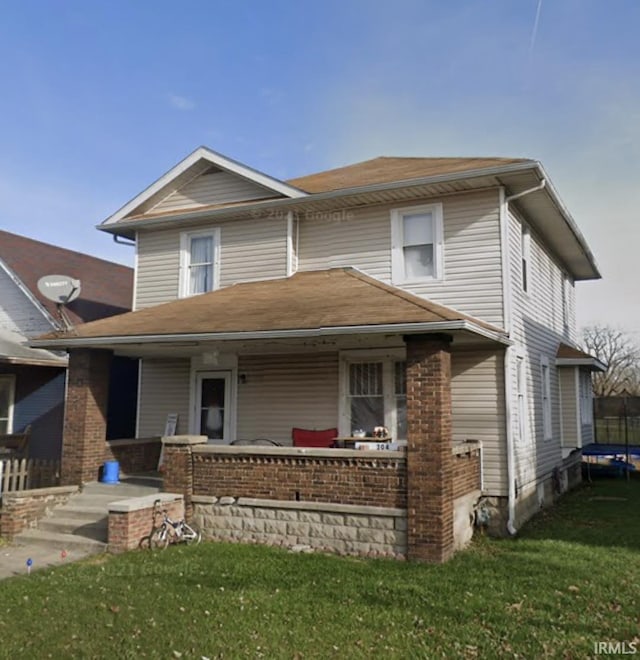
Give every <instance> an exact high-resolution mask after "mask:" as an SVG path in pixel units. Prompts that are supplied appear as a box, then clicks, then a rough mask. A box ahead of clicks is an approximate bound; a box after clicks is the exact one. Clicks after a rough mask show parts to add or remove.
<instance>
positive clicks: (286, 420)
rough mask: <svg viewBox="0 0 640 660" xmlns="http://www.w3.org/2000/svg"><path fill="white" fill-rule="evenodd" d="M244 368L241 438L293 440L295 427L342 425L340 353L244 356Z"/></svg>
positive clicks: (240, 360) (241, 371)
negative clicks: (340, 423) (340, 417)
mask: <svg viewBox="0 0 640 660" xmlns="http://www.w3.org/2000/svg"><path fill="white" fill-rule="evenodd" d="M238 373H239V374H240V383H239V384H238V424H237V437H238V439H241V440H252V439H255V438H269V439H270V440H275V441H277V442H280V443H281V444H284V445H290V444H291V429H292V428H293V427H294V426H295V427H298V428H304V429H312V430H313V429H315V430H322V429H328V428H335V427H337V426H338V354H337V353H317V354H305V355H267V356H244V357H243V356H240V357H239V358H238ZM243 381H244V382H243Z"/></svg>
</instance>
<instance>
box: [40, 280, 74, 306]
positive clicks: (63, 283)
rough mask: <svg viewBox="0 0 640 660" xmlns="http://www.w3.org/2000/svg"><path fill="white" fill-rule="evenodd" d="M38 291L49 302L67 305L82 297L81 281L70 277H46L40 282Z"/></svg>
mask: <svg viewBox="0 0 640 660" xmlns="http://www.w3.org/2000/svg"><path fill="white" fill-rule="evenodd" d="M38 291H40V293H41V294H42V295H43V296H44V297H45V298H47V299H48V300H52V301H53V302H54V303H58V304H59V305H66V304H67V303H70V302H72V301H73V300H75V299H76V298H77V297H78V296H79V295H80V280H76V279H74V278H73V277H69V276H68V275H45V276H44V277H41V278H40V279H39V280H38Z"/></svg>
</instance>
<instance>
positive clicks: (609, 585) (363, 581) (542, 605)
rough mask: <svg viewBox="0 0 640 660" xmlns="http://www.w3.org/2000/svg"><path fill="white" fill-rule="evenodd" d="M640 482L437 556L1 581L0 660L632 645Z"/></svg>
mask: <svg viewBox="0 0 640 660" xmlns="http://www.w3.org/2000/svg"><path fill="white" fill-rule="evenodd" d="M639 510H640V481H637V480H634V481H632V482H631V483H630V484H627V483H626V482H625V481H623V480H620V481H615V482H614V481H606V482H596V483H594V484H593V485H587V486H584V487H583V488H581V489H580V490H579V491H577V492H574V493H572V494H571V495H569V496H567V497H566V498H564V499H563V501H562V502H561V503H559V504H558V505H557V506H556V507H555V508H554V509H552V510H549V511H547V512H545V513H543V514H541V515H540V516H539V517H538V518H537V519H536V520H535V521H534V522H532V523H531V524H530V525H528V526H527V527H526V529H525V530H523V532H522V534H521V535H520V537H519V538H517V539H515V540H501V541H497V540H490V539H486V538H480V539H478V540H477V541H476V542H475V543H474V545H473V547H472V548H471V549H470V550H468V551H466V552H463V553H460V554H459V555H457V556H456V558H455V559H454V560H453V561H451V562H449V563H448V564H446V565H444V566H426V565H418V564H412V563H403V562H395V561H390V560H358V559H344V558H338V557H332V556H324V555H315V554H314V555H294V554H290V553H288V552H286V551H282V550H277V549H272V548H266V547H256V546H233V545H226V544H209V543H203V544H202V545H200V546H199V547H195V548H186V547H176V548H170V549H169V550H167V551H165V552H157V553H151V552H149V551H145V552H142V551H140V552H133V553H130V554H128V555H126V556H119V557H106V556H101V557H95V558H93V559H91V560H88V561H85V562H84V563H77V564H73V565H69V566H65V567H62V568H56V569H54V570H49V571H43V572H35V573H33V574H32V575H30V576H24V577H18V578H12V579H9V580H6V581H4V582H2V583H1V585H0V657H2V658H5V657H6V658H30V659H32V658H38V659H39V658H45V657H53V658H73V657H77V658H113V659H120V658H140V657H149V658H178V657H182V658H202V657H205V658H242V657H252V658H253V657H265V658H332V657H335V658H367V657H376V658H439V657H446V658H457V657H461V658H475V657H479V658H499V657H505V658H506V657H509V658H542V657H553V658H556V657H557V658H584V657H588V656H593V655H594V643H596V642H599V641H619V642H627V643H631V642H633V641H634V640H635V641H636V642H639V643H638V648H639V653H640V639H639V635H640V619H639V616H640V590H639V589H638V585H639V584H640V516H639V515H638V511H639Z"/></svg>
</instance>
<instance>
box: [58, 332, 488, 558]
mask: <svg viewBox="0 0 640 660" xmlns="http://www.w3.org/2000/svg"><path fill="white" fill-rule="evenodd" d="M370 341H371V340H370V338H365V337H363V336H361V337H359V338H358V342H359V343H360V344H361V347H360V348H359V349H355V348H353V341H349V342H348V343H345V342H334V345H333V346H332V348H334V349H336V348H337V349H339V350H334V351H329V350H327V349H328V340H323V347H322V350H321V351H318V350H317V347H316V346H309V345H307V346H306V352H304V353H302V352H300V351H301V350H302V347H301V346H295V345H293V346H292V345H291V342H289V344H288V350H287V351H285V352H281V353H276V354H273V353H265V352H264V351H266V350H268V351H272V350H274V347H273V345H272V344H270V345H269V346H268V347H267V346H258V345H256V344H254V345H253V346H252V347H251V351H250V352H245V353H244V354H240V355H238V354H235V355H231V351H230V348H229V347H228V346H225V345H222V344H219V349H211V347H210V346H208V347H206V350H205V351H204V355H203V348H202V347H189V348H188V349H185V347H183V348H182V351H183V352H184V353H187V351H189V352H190V351H195V350H198V351H200V352H199V354H197V355H191V356H189V355H187V354H185V355H184V356H183V357H175V356H174V357H171V358H160V357H156V356H153V357H152V356H148V357H146V358H143V359H146V360H148V361H149V362H151V364H152V365H153V367H152V369H145V368H143V369H142V390H141V397H140V404H141V406H142V408H141V409H140V410H139V420H140V423H142V424H144V423H145V421H144V420H145V419H149V420H150V419H151V410H152V409H155V412H156V414H155V416H154V418H153V419H154V422H153V423H154V424H156V426H148V427H144V426H143V427H142V431H143V435H145V436H146V435H148V434H149V432H151V431H155V432H156V433H155V435H154V436H153V437H150V438H147V439H146V440H145V439H144V438H141V439H137V440H130V441H125V440H122V441H112V442H108V443H106V444H105V436H104V427H103V421H102V420H103V413H102V411H103V410H104V407H105V405H106V392H107V391H108V387H106V379H107V378H108V373H109V369H108V364H109V352H107V351H105V350H95V349H75V350H72V351H71V355H70V367H69V405H68V406H67V413H66V419H65V440H64V452H63V470H62V478H63V483H65V484H78V483H82V482H84V481H90V480H93V479H95V478H96V477H97V474H98V471H99V469H100V467H101V465H102V464H103V462H104V460H108V459H115V460H118V461H119V462H120V463H121V466H122V468H123V470H124V471H125V472H128V473H132V472H141V471H148V470H150V469H153V468H154V467H155V466H156V465H157V462H158V458H159V453H160V442H159V436H161V435H162V430H161V429H162V427H163V426H164V424H165V422H166V418H167V416H168V415H171V414H175V413H176V412H177V414H178V429H177V431H179V433H178V434H176V435H175V436H166V437H164V438H163V440H162V442H163V443H164V457H163V471H164V490H165V491H166V492H172V493H179V494H181V495H183V496H184V498H185V505H186V511H187V513H188V514H189V515H195V517H196V519H197V521H198V522H199V524H201V526H202V527H203V530H204V531H205V533H206V535H207V536H208V537H210V538H214V539H221V540H222V539H224V540H245V541H250V542H268V543H278V544H287V545H294V546H301V547H302V546H305V547H306V546H309V547H310V548H322V549H331V550H332V551H334V552H341V553H348V554H351V553H355V554H372V553H373V554H378V555H386V556H390V555H393V556H400V555H401V556H407V557H410V558H414V559H421V560H426V561H436V562H437V561H445V560H446V559H448V558H449V557H450V556H452V554H453V553H454V551H455V550H457V549H459V548H461V547H464V545H465V544H466V543H467V542H468V541H469V539H470V537H471V534H472V531H473V529H472V524H471V522H470V521H471V520H472V519H473V512H474V508H475V505H476V504H477V502H478V500H479V498H480V496H481V494H482V490H481V482H482V478H483V477H482V475H481V460H480V455H481V452H482V449H481V445H482V443H481V442H480V440H482V436H483V434H486V433H487V429H486V428H484V429H483V428H482V426H481V425H479V424H478V423H475V426H474V428H475V429H476V431H477V435H478V436H479V437H476V438H474V434H473V433H469V432H468V431H469V429H470V428H471V427H470V426H469V424H468V422H466V421H465V418H466V415H467V412H468V410H469V408H468V388H469V386H470V385H472V384H473V383H474V382H477V379H478V378H479V377H480V374H481V373H482V372H483V370H486V364H487V362H490V363H496V364H497V363H498V362H499V361H498V358H497V355H498V353H497V352H496V349H495V347H493V346H490V345H484V346H482V345H479V344H478V342H477V341H476V342H475V343H474V344H473V345H465V341H464V339H462V338H460V337H458V338H456V341H457V343H458V344H459V345H460V346H461V348H459V349H458V350H457V351H453V350H452V343H453V342H454V338H453V337H452V336H450V335H445V336H443V335H440V334H433V335H429V334H419V335H406V336H404V337H393V336H391V337H387V338H386V339H385V340H384V343H387V347H386V348H382V347H380V344H381V343H383V341H382V340H380V339H378V340H377V344H378V346H377V347H376V348H369V347H367V348H365V347H363V346H362V344H363V343H364V344H368V343H369V342H370ZM120 350H122V349H120ZM176 350H179V349H178V347H176ZM213 350H216V351H217V354H216V360H217V361H218V364H217V365H216V366H217V367H221V366H224V367H227V370H224V369H218V370H216V371H215V372H213V371H212V369H211V366H212V365H210V364H206V361H207V360H209V359H210V358H207V357H206V355H207V353H211V352H213ZM234 350H236V347H235V346H234ZM180 362H182V365H181V368H180V369H176V368H175V367H176V365H178V364H179V363H180ZM452 363H453V364H454V365H455V366H454V379H453V381H452V376H451V373H452ZM167 364H169V365H171V367H172V368H171V369H166V370H165V373H172V374H173V375H172V376H169V377H165V378H162V377H161V374H162V372H163V365H167ZM375 364H377V365H379V368H376V369H368V370H365V373H366V374H367V375H368V377H369V379H370V377H371V374H372V373H373V374H378V375H381V376H382V378H383V380H384V378H385V375H386V376H387V377H389V376H391V378H389V381H390V382H391V383H394V384H395V382H396V378H395V377H396V375H397V374H398V373H399V369H398V365H402V374H403V380H402V384H401V387H398V388H397V389H393V390H392V391H391V392H388V391H387V392H385V391H384V389H385V386H384V383H382V384H381V387H380V389H379V392H380V394H379V395H377V394H376V395H375V396H374V392H378V390H377V389H376V384H375V383H373V384H372V383H371V382H369V385H370V386H371V391H367V392H365V393H364V394H363V395H361V396H358V397H353V396H351V391H350V390H349V387H350V386H351V385H354V381H353V370H350V365H358V366H357V368H356V369H355V372H357V373H358V374H362V373H363V369H362V365H375ZM265 365H266V368H265ZM328 366H330V368H328ZM150 371H154V372H155V377H154V379H153V380H152V381H151V384H149V383H150V381H149V379H148V375H149V373H150ZM225 371H226V373H225ZM176 372H178V373H182V376H181V379H176V378H175V373H176ZM221 372H222V373H223V374H224V375H222V376H221V375H220V374H221ZM145 374H146V377H145ZM219 376H220V377H221V379H222V382H223V383H224V385H225V389H224V390H223V401H224V404H223V405H221V406H220V411H219V412H220V415H221V417H222V419H224V418H225V417H226V426H225V423H223V424H222V427H218V428H215V429H210V430H212V431H213V432H214V433H215V432H216V431H218V432H219V431H220V428H222V429H225V430H223V431H222V433H221V435H222V437H213V438H211V437H208V435H207V430H208V427H209V426H210V425H211V424H210V416H209V414H208V410H207V407H206V406H203V405H202V400H203V396H204V393H205V392H204V387H203V386H207V385H208V384H207V383H206V380H207V378H208V377H212V378H214V379H215V378H217V377H219ZM384 382H385V383H386V382H387V381H384ZM305 383H306V384H305ZM453 383H456V385H453ZM145 384H146V385H147V386H148V387H149V390H147V391H146V392H147V393H146V395H145ZM199 386H200V387H202V389H199ZM355 387H356V389H357V391H358V392H362V391H363V390H362V382H360V381H357V382H355ZM489 389H490V387H489ZM156 393H164V396H163V397H158V395H157V394H156ZM185 395H186V396H185ZM365 395H366V396H365ZM180 397H182V399H187V401H188V397H191V400H190V401H188V404H187V405H186V406H185V407H184V409H185V412H184V413H182V411H181V409H180V408H177V407H171V406H173V405H174V403H173V402H175V401H176V400H178V399H179V398H180ZM376 398H379V399H380V400H379V401H377V402H376V400H375V399H376ZM362 399H366V400H365V401H364V404H365V405H363V402H362ZM452 399H455V403H456V405H455V406H452ZM153 401H155V402H156V403H155V404H154V405H153V406H151V405H150V403H151V402H153ZM163 403H164V405H165V406H166V407H165V408H164V409H163V408H162V404H163ZM497 404H498V402H497V401H496V405H497ZM456 410H457V412H456ZM376 412H377V413H378V414H379V415H381V417H379V418H378V417H375V416H372V415H374V414H375V413H376ZM189 413H191V414H189ZM367 416H368V417H367ZM230 417H231V419H229V418H230ZM185 418H186V420H187V421H186V422H185ZM363 419H368V420H369V425H368V426H367V428H366V429H365V430H366V431H367V433H368V434H369V435H371V432H372V431H373V428H374V427H375V426H378V425H384V426H386V427H387V428H388V429H389V430H390V432H391V434H392V439H393V440H394V441H398V443H399V445H400V446H399V447H398V448H397V450H396V451H386V450H382V451H366V450H365V451H363V450H354V449H337V448H327V449H316V448H306V447H293V446H291V445H292V441H291V429H292V428H293V427H296V426H300V427H303V428H311V429H313V428H336V429H338V433H339V434H341V435H350V434H351V433H352V432H353V430H354V429H355V428H359V427H362V426H363V423H362V420H363ZM455 419H458V420H459V423H458V424H456V425H455V426H456V432H455V433H454V426H453V425H452V421H453V420H455ZM181 423H182V425H183V426H182V428H180V424H181ZM185 427H186V429H188V431H187V432H186V433H185V432H184V430H186V429H185ZM226 429H233V435H226V433H227V431H226ZM189 431H192V434H190V433H189ZM491 433H493V431H491ZM403 435H404V437H403ZM256 438H270V439H271V440H273V441H274V442H276V443H278V444H279V445H282V446H256V445H249V446H242V445H241V444H232V443H234V442H236V441H238V440H243V441H251V440H254V439H256ZM469 438H473V439H474V440H475V442H465V440H468V439H469ZM489 444H490V443H489ZM267 521H271V522H267ZM347 523H348V524H347ZM345 527H350V528H351V529H350V530H349V531H346V530H345V529H343V528H345Z"/></svg>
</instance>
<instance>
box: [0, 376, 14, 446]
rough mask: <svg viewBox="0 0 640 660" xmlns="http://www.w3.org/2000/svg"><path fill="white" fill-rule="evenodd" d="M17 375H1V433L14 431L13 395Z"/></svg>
mask: <svg viewBox="0 0 640 660" xmlns="http://www.w3.org/2000/svg"><path fill="white" fill-rule="evenodd" d="M14 390H15V377H14V376H12V375H6V376H5V375H2V376H0V435H3V434H5V433H12V432H13V397H14Z"/></svg>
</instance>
